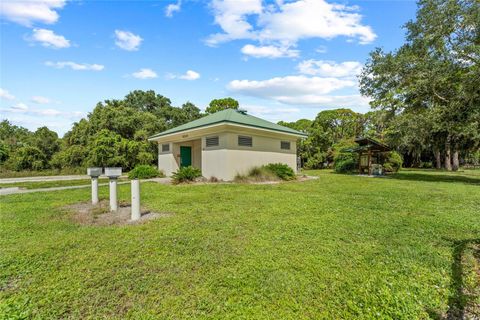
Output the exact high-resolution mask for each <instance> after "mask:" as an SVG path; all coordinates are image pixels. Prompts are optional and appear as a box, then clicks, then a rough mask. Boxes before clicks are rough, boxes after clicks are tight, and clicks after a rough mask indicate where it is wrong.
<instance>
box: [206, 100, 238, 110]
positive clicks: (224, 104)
mask: <svg viewBox="0 0 480 320" xmlns="http://www.w3.org/2000/svg"><path fill="white" fill-rule="evenodd" d="M238 108H239V104H238V101H237V100H235V99H233V98H223V99H213V100H212V101H210V104H209V105H208V107H207V109H206V110H205V112H206V113H215V112H218V111H222V110H225V109H235V110H238Z"/></svg>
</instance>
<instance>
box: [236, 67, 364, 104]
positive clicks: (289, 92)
mask: <svg viewBox="0 0 480 320" xmlns="http://www.w3.org/2000/svg"><path fill="white" fill-rule="evenodd" d="M338 74H341V75H345V74H348V73H347V72H343V73H340V72H339V73H338ZM227 89H229V90H230V91H231V92H234V93H239V94H242V95H246V96H250V97H255V98H261V99H267V100H273V101H276V102H280V103H282V104H288V105H295V106H313V107H367V106H368V99H366V98H363V97H362V96H361V95H360V94H359V93H358V87H357V82H356V81H355V79H353V78H350V77H318V76H306V75H294V76H285V77H275V78H271V79H267V80H260V81H256V80H233V81H231V82H230V83H229V84H228V85H227ZM338 91H341V92H342V93H341V94H338V93H337V92H338ZM345 92H348V93H347V94H345Z"/></svg>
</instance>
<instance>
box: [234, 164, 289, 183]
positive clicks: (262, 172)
mask: <svg viewBox="0 0 480 320" xmlns="http://www.w3.org/2000/svg"><path fill="white" fill-rule="evenodd" d="M295 178H296V175H295V172H294V171H293V170H292V168H290V167H289V166H288V165H286V164H283V163H269V164H267V165H264V166H261V167H253V168H251V169H250V170H249V171H248V173H247V174H246V175H243V174H237V175H236V176H235V179H234V180H235V181H236V182H260V181H277V180H294V179H295Z"/></svg>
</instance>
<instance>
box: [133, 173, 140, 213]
mask: <svg viewBox="0 0 480 320" xmlns="http://www.w3.org/2000/svg"><path fill="white" fill-rule="evenodd" d="M131 185H132V187H131V189H132V220H138V219H140V216H141V215H140V180H138V179H133V180H132V183H131Z"/></svg>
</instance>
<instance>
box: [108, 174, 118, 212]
mask: <svg viewBox="0 0 480 320" xmlns="http://www.w3.org/2000/svg"><path fill="white" fill-rule="evenodd" d="M109 184H110V211H117V179H116V178H110V183H109Z"/></svg>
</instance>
